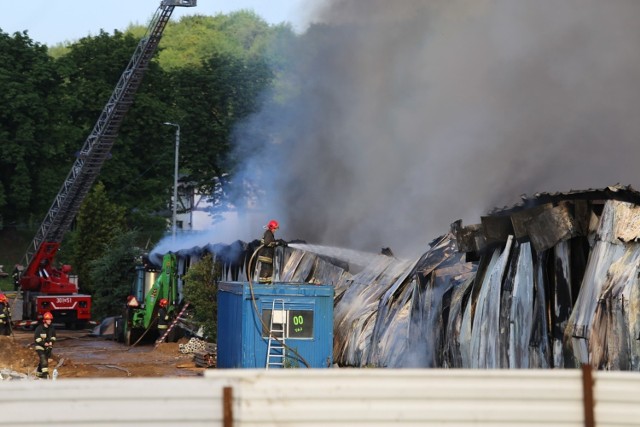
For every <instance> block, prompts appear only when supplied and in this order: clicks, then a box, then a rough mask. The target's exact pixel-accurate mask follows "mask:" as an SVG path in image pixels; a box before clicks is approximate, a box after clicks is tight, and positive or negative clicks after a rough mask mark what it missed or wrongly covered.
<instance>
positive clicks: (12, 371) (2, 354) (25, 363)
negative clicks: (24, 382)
mask: <svg viewBox="0 0 640 427" xmlns="http://www.w3.org/2000/svg"><path fill="white" fill-rule="evenodd" d="M37 366H38V356H37V355H36V352H35V351H33V350H32V349H29V348H26V347H23V346H21V345H19V344H18V343H17V342H16V341H15V339H14V338H13V337H11V336H8V337H7V336H0V375H1V376H2V379H3V380H9V379H23V378H27V377H28V376H29V375H30V374H32V373H33V372H34V371H35V369H36V367H37Z"/></svg>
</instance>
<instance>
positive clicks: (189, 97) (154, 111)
mask: <svg viewBox="0 0 640 427" xmlns="http://www.w3.org/2000/svg"><path fill="white" fill-rule="evenodd" d="M143 33H144V27H141V26H132V27H130V28H128V29H127V30H126V32H119V31H115V32H114V33H113V34H108V33H106V32H100V33H99V34H98V35H96V36H91V37H85V38H82V39H80V40H78V41H75V42H65V43H64V44H63V45H59V46H56V47H54V48H52V49H51V50H48V49H47V47H46V46H44V45H40V44H38V43H34V42H33V41H32V40H31V39H29V37H28V36H27V34H26V33H22V34H20V33H16V34H14V35H12V36H9V35H7V34H4V33H2V32H1V31H0V100H1V102H2V106H3V108H2V109H1V110H0V232H2V230H1V229H2V227H3V226H7V225H16V226H26V225H29V226H32V227H33V230H34V234H35V230H36V227H37V226H38V225H39V224H40V222H41V221H42V219H43V218H44V216H45V214H46V213H47V210H48V209H49V208H50V206H51V203H52V200H53V199H54V197H55V196H56V194H57V193H58V191H59V189H60V187H61V185H62V183H63V182H64V180H65V177H66V176H67V174H68V172H69V170H70V169H71V166H72V165H73V162H74V161H75V159H76V158H75V154H76V152H77V151H78V150H80V148H81V147H82V145H83V144H84V142H85V140H86V138H87V137H88V136H89V134H90V133H91V130H92V129H93V127H94V125H95V123H96V121H97V119H98V117H99V115H100V113H101V111H102V109H103V108H104V106H105V104H106V102H107V100H108V99H109V97H110V96H111V94H112V92H113V90H114V88H115V86H116V83H117V82H118V80H119V79H120V77H121V75H122V72H123V71H124V70H125V68H126V66H127V64H128V62H129V60H130V59H131V56H132V54H133V52H134V51H135V48H136V46H137V44H138V42H139V40H140V37H141V35H142V34H143ZM295 38H296V36H295V34H294V33H293V32H292V31H291V28H290V26H288V25H279V26H269V25H268V24H266V23H265V22H264V21H263V20H262V19H261V18H260V17H258V16H257V15H255V14H254V13H253V12H248V11H241V12H237V13H233V14H229V15H217V16H213V17H207V16H190V17H184V18H182V19H181V20H180V21H179V22H170V23H169V25H168V27H167V29H166V31H165V34H164V36H163V39H162V40H161V43H160V52H159V54H158V56H157V57H156V58H155V59H154V60H153V61H152V62H151V64H150V66H149V69H148V70H147V71H146V73H145V77H144V79H143V81H142V84H141V86H140V88H139V89H138V92H137V93H136V95H135V97H134V103H133V105H132V106H131V108H130V109H129V112H128V113H127V115H126V117H125V120H124V121H123V123H122V126H121V127H120V130H119V134H118V137H117V139H116V141H115V142H114V145H113V148H112V150H111V157H110V159H108V160H107V161H106V162H105V163H104V165H103V167H102V169H101V171H100V175H99V179H100V181H101V183H102V184H100V185H96V189H95V190H94V191H92V192H91V193H90V196H88V197H87V200H85V202H86V203H84V204H83V206H82V208H81V211H80V212H79V214H78V216H77V221H76V223H75V225H74V226H75V230H73V231H72V232H71V233H70V234H69V236H67V237H66V241H65V242H63V246H62V251H61V252H60V254H59V257H60V259H61V260H62V261H63V262H69V263H70V264H71V265H72V266H73V268H74V272H76V273H78V274H79V276H80V278H79V279H80V285H81V288H82V291H83V292H102V290H103V289H104V287H103V286H101V285H100V284H97V282H95V281H94V279H93V277H95V276H93V275H92V267H91V265H92V264H91V261H92V260H99V259H102V258H103V257H105V256H107V255H108V253H106V252H105V251H107V250H108V251H111V250H113V245H111V246H106V245H107V244H108V243H109V242H111V241H113V239H114V238H117V237H118V236H121V235H127V231H128V230H134V229H135V230H138V231H139V232H138V233H136V234H135V238H136V239H138V240H137V241H136V242H135V245H137V246H146V247H148V248H149V247H150V246H153V245H154V244H155V243H156V242H157V241H158V240H159V238H160V237H161V235H162V233H163V232H165V231H166V230H167V224H168V221H167V218H169V216H170V214H171V210H170V200H171V195H172V184H173V166H174V141H175V138H174V128H172V127H168V126H164V125H163V123H164V122H166V121H170V122H174V123H179V124H180V126H181V130H182V136H181V146H180V159H179V164H180V172H181V174H182V175H184V177H185V178H186V179H188V180H189V181H190V182H192V183H195V185H196V187H197V189H198V190H200V191H205V192H206V191H210V190H212V189H213V188H214V185H215V184H214V183H219V182H220V181H221V179H222V178H223V177H226V176H227V175H228V174H229V172H230V171H233V162H232V161H230V160H229V151H230V147H231V146H232V144H233V142H232V137H233V135H234V128H235V127H236V126H237V124H238V123H239V122H240V121H242V120H244V119H246V118H247V117H249V116H250V115H251V114H252V113H254V112H256V111H258V110H259V109H260V108H261V106H262V101H263V99H264V96H265V95H264V94H265V91H267V90H269V89H272V88H273V85H274V81H275V80H274V79H275V78H276V77H277V76H280V75H282V74H283V70H284V69H285V68H286V67H287V64H288V60H289V59H288V58H290V56H288V53H287V52H286V51H285V49H284V47H285V46H286V45H287V44H289V43H290V42H293V41H295ZM279 87H284V86H277V87H276V90H280V89H279ZM287 90H291V88H289V87H287ZM23 228H26V227H23ZM132 246H133V245H132ZM0 251H1V249H0ZM16 261H18V260H16ZM96 298H97V296H96ZM103 312H104V313H106V309H105V311H103ZM213 332H215V331H214V330H213Z"/></svg>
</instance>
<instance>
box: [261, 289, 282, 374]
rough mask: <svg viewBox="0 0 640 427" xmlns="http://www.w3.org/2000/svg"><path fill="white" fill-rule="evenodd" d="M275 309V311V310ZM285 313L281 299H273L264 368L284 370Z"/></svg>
mask: <svg viewBox="0 0 640 427" xmlns="http://www.w3.org/2000/svg"><path fill="white" fill-rule="evenodd" d="M276 309H277V310H276ZM286 320H287V312H286V311H285V309H284V300H283V299H274V300H273V302H272V303H271V320H270V321H269V337H268V338H267V340H268V342H269V343H268V345H267V364H266V366H265V367H266V368H267V369H269V368H270V367H280V368H284V361H285V359H286V358H287V354H286V351H287V350H286V344H285V336H286V335H285V327H286Z"/></svg>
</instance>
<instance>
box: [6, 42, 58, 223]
mask: <svg viewBox="0 0 640 427" xmlns="http://www.w3.org/2000/svg"><path fill="white" fill-rule="evenodd" d="M60 85H61V78H60V76H59V75H58V73H57V72H56V69H55V64H54V62H53V60H52V59H51V58H50V57H49V56H48V54H47V48H46V46H43V45H40V44H38V43H34V42H33V41H32V40H31V39H29V37H28V36H27V34H26V33H15V34H14V35H13V37H11V36H8V35H7V34H5V33H2V32H1V31H0V104H1V105H2V108H1V109H0V216H2V218H4V222H5V224H11V223H15V222H17V221H19V220H21V219H22V220H23V221H24V219H29V218H30V215H31V213H32V212H34V211H36V212H37V211H38V209H39V208H42V206H44V205H45V204H46V205H50V203H51V200H52V199H53V196H54V195H55V191H53V190H51V185H52V182H53V181H55V180H57V178H58V177H59V176H61V173H60V171H56V172H54V171H53V170H52V168H51V165H55V166H56V167H58V168H59V166H60V164H61V163H65V160H64V159H65V156H66V154H68V153H66V146H65V144H64V140H62V139H60V138H59V136H60V135H59V133H58V127H62V126H64V123H65V120H64V118H61V117H60V115H59V114H58V112H57V111H56V106H57V105H58V104H59V99H60V98H59V94H60V92H59V90H60ZM64 173H66V172H64ZM44 200H46V202H45V201H44Z"/></svg>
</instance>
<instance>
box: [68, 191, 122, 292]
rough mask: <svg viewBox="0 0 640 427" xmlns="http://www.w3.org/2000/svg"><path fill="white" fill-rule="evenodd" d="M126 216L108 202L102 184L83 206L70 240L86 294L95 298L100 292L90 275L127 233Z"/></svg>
mask: <svg viewBox="0 0 640 427" xmlns="http://www.w3.org/2000/svg"><path fill="white" fill-rule="evenodd" d="M125 212H126V211H125V209H123V208H122V207H120V206H117V205H115V204H113V203H111V202H110V201H109V199H108V197H107V194H106V192H105V187H104V185H103V184H102V183H101V182H98V183H97V184H96V185H95V186H94V188H93V190H91V192H90V193H89V195H88V196H87V198H86V199H85V201H84V202H83V203H82V206H81V207H80V211H79V212H78V217H77V226H76V229H75V230H74V231H73V232H72V233H70V236H69V241H70V244H69V246H70V251H69V252H70V254H71V265H72V266H73V267H74V269H75V271H76V272H77V274H78V278H79V281H80V285H81V286H82V289H83V291H84V292H87V293H89V294H94V293H95V292H96V291H97V290H98V288H96V285H95V284H94V283H93V279H92V275H91V273H90V269H91V262H92V261H93V260H96V259H98V258H100V257H102V256H104V255H105V251H109V250H111V249H110V248H109V246H108V244H109V243H110V242H111V241H112V240H113V239H114V238H115V237H116V236H118V235H120V234H121V233H123V231H124V230H125V229H126V223H125Z"/></svg>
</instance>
